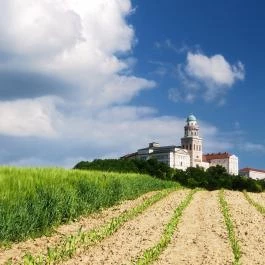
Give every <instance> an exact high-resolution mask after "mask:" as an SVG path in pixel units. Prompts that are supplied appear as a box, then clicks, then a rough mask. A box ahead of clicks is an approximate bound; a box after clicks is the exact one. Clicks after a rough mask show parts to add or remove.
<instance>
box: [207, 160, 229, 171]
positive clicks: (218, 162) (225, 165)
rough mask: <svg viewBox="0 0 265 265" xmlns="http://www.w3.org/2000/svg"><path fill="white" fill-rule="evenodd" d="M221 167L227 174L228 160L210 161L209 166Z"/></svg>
mask: <svg viewBox="0 0 265 265" xmlns="http://www.w3.org/2000/svg"><path fill="white" fill-rule="evenodd" d="M217 165H220V166H223V167H224V168H225V169H226V171H227V172H228V173H229V158H222V159H212V160H211V162H210V166H211V167H212V166H213V167H214V166H217Z"/></svg>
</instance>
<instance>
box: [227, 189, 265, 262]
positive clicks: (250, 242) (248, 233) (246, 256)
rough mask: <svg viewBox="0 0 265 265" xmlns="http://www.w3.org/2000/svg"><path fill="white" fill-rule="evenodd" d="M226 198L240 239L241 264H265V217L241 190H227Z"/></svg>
mask: <svg viewBox="0 0 265 265" xmlns="http://www.w3.org/2000/svg"><path fill="white" fill-rule="evenodd" d="M226 199H227V202H228V204H229V207H230V212H231V215H232V220H233V221H234V224H235V230H236V233H237V237H238V239H239V240H240V242H239V243H240V247H241V250H242V257H241V259H240V261H241V264H243V265H244V264H245V265H250V264H251V265H255V264H265V257H264V255H265V217H264V216H263V215H262V214H261V213H259V212H258V211H257V210H256V209H255V208H254V207H253V206H252V205H250V204H249V203H248V202H247V201H246V199H245V198H244V195H243V194H242V193H240V192H232V191H226Z"/></svg>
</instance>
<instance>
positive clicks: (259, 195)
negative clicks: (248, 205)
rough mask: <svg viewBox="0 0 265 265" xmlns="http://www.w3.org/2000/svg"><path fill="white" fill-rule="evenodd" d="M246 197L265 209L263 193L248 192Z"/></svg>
mask: <svg viewBox="0 0 265 265" xmlns="http://www.w3.org/2000/svg"><path fill="white" fill-rule="evenodd" d="M248 195H249V196H250V198H251V199H253V200H254V201H255V202H257V203H259V204H260V205H261V206H263V207H264V208H265V193H264V192H261V193H251V192H248Z"/></svg>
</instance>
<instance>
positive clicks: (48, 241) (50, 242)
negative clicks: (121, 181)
mask: <svg viewBox="0 0 265 265" xmlns="http://www.w3.org/2000/svg"><path fill="white" fill-rule="evenodd" d="M155 193H156V192H155V191H154V192H149V193H147V194H145V195H143V196H141V197H139V198H137V199H136V200H128V201H124V202H122V203H121V204H119V205H116V206H114V207H111V208H109V209H105V210H103V211H101V212H99V213H95V214H92V215H89V216H88V217H82V218H80V219H79V220H78V221H76V222H73V223H70V224H66V225H62V226H60V227H58V228H57V229H56V231H55V233H54V234H53V235H52V236H49V237H47V236H43V237H40V238H36V239H30V240H27V241H25V242H21V243H18V244H14V245H13V246H12V247H11V248H10V249H7V250H3V249H2V250H1V249H0V264H4V263H5V262H6V261H7V260H8V259H10V258H12V261H13V262H16V261H18V260H20V259H21V258H22V257H23V256H24V255H25V253H27V252H29V253H33V254H37V253H41V252H43V251H46V249H47V247H51V246H55V245H57V244H59V243H60V242H61V240H62V239H63V237H64V236H65V235H69V234H74V233H77V231H78V230H79V229H80V228H81V227H82V231H86V230H89V229H93V228H95V227H98V226H100V225H102V224H103V223H105V222H108V221H109V220H110V219H111V218H113V217H116V216H118V215H120V214H121V213H123V212H125V211H127V210H129V209H131V208H133V207H135V206H137V205H138V204H140V203H142V202H143V201H144V200H145V199H147V198H150V197H151V196H152V195H154V194H155Z"/></svg>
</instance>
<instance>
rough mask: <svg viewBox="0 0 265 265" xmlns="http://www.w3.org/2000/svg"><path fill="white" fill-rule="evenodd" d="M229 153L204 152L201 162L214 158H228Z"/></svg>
mask: <svg viewBox="0 0 265 265" xmlns="http://www.w3.org/2000/svg"><path fill="white" fill-rule="evenodd" d="M230 156H231V154H229V153H227V152H225V153H212V154H204V155H203V156H202V161H203V162H210V161H211V160H214V159H225V158H229V157H230Z"/></svg>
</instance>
